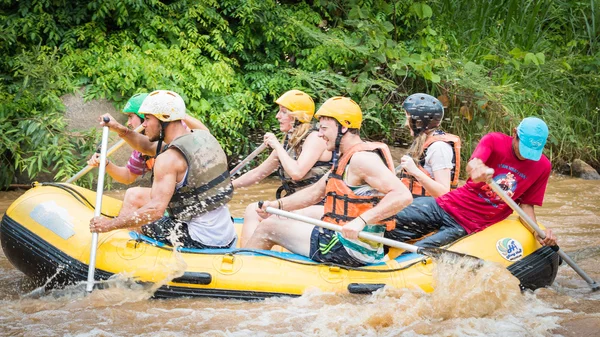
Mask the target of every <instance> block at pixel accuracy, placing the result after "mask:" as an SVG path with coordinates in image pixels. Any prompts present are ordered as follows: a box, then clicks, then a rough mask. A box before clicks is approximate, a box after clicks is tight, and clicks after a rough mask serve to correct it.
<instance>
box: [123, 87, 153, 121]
mask: <svg viewBox="0 0 600 337" xmlns="http://www.w3.org/2000/svg"><path fill="white" fill-rule="evenodd" d="M147 96H148V94H147V93H141V94H135V95H133V96H131V98H130V99H129V101H127V104H125V107H124V108H123V113H125V114H129V113H134V114H136V115H137V116H138V117H139V118H141V119H142V121H143V120H144V114H141V113H139V112H138V111H139V110H140V106H141V105H142V102H143V101H144V99H146V97H147Z"/></svg>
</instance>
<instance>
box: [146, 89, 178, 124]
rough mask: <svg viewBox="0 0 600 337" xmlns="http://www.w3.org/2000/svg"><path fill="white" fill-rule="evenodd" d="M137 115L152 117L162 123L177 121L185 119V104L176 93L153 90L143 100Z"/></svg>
mask: <svg viewBox="0 0 600 337" xmlns="http://www.w3.org/2000/svg"><path fill="white" fill-rule="evenodd" d="M139 113H141V114H144V115H153V116H154V117H156V118H158V120H160V121H163V122H173V121H178V120H182V119H184V118H185V102H183V98H181V96H179V95H178V94H177V93H176V92H173V91H170V90H155V91H153V92H151V93H150V94H149V95H148V97H146V99H144V102H142V105H141V106H140V109H139Z"/></svg>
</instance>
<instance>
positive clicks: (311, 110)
mask: <svg viewBox="0 0 600 337" xmlns="http://www.w3.org/2000/svg"><path fill="white" fill-rule="evenodd" d="M275 103H277V104H279V105H281V106H282V107H284V108H286V109H288V110H289V111H290V112H289V114H290V115H291V116H293V117H294V118H296V120H298V121H299V122H300V123H309V122H310V120H311V119H312V117H313V115H314V114H315V102H314V101H313V99H312V98H311V97H310V96H309V95H308V94H307V93H305V92H303V91H300V90H290V91H288V92H286V93H284V94H283V95H281V96H279V98H278V99H277V100H275Z"/></svg>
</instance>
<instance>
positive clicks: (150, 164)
mask: <svg viewBox="0 0 600 337" xmlns="http://www.w3.org/2000/svg"><path fill="white" fill-rule="evenodd" d="M155 160H156V158H154V157H148V159H146V167H147V168H148V170H152V168H153V167H154V161H155Z"/></svg>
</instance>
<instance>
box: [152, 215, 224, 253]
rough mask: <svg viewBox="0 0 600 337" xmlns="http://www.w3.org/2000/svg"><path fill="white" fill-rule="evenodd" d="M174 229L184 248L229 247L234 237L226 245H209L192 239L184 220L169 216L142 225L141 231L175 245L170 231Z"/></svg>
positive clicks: (155, 238)
mask: <svg viewBox="0 0 600 337" xmlns="http://www.w3.org/2000/svg"><path fill="white" fill-rule="evenodd" d="M173 231H175V236H176V241H177V242H179V243H181V244H182V245H183V247H185V248H198V249H219V248H231V246H232V245H233V243H234V242H235V239H233V240H232V241H231V242H230V243H229V244H228V245H226V246H209V245H205V244H203V243H202V242H199V241H196V240H194V239H192V237H191V236H190V233H189V231H188V226H187V224H186V223H185V222H181V221H178V220H176V219H172V218H169V217H162V218H160V219H158V220H156V221H154V222H152V223H149V224H147V225H144V226H142V233H143V234H144V235H146V236H148V237H150V238H152V239H154V240H156V241H159V242H162V243H166V244H168V245H171V246H175V243H176V242H171V238H170V237H171V233H172V232H173Z"/></svg>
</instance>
